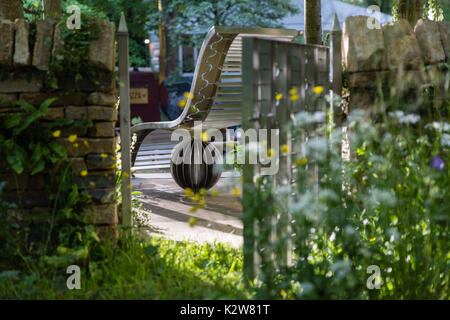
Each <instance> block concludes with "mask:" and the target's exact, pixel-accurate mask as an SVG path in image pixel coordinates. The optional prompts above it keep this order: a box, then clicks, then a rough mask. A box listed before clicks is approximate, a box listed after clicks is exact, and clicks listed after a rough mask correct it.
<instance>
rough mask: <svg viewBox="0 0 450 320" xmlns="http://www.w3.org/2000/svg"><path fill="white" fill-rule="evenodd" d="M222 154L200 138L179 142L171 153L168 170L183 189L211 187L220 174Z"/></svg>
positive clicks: (195, 190) (194, 189) (197, 189)
mask: <svg viewBox="0 0 450 320" xmlns="http://www.w3.org/2000/svg"><path fill="white" fill-rule="evenodd" d="M221 164H222V155H221V154H220V151H219V150H218V149H217V148H216V147H214V146H213V145H212V144H210V143H207V142H202V141H200V140H194V139H193V140H191V141H187V142H182V143H180V144H179V145H178V146H177V147H176V148H175V150H174V152H173V154H172V160H171V163H170V171H171V173H172V177H173V179H174V180H175V182H176V183H177V184H178V185H179V186H180V187H181V188H183V189H186V188H190V189H192V191H194V192H197V191H199V190H200V189H206V190H208V189H210V188H212V187H213V186H214V185H215V184H216V183H217V181H219V178H220V176H221V174H222V168H221Z"/></svg>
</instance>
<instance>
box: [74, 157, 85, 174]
mask: <svg viewBox="0 0 450 320" xmlns="http://www.w3.org/2000/svg"><path fill="white" fill-rule="evenodd" d="M70 162H71V165H72V171H73V173H74V175H80V172H81V171H83V170H87V166H86V162H84V158H81V157H79V158H71V159H70Z"/></svg>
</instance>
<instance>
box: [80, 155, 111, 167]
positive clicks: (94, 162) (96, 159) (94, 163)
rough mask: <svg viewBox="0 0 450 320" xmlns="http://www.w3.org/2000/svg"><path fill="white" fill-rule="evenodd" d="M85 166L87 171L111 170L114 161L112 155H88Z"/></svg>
mask: <svg viewBox="0 0 450 320" xmlns="http://www.w3.org/2000/svg"><path fill="white" fill-rule="evenodd" d="M86 164H87V167H88V169H89V170H111V169H114V168H115V165H116V161H115V160H114V159H113V155H112V154H106V153H105V154H89V155H87V156H86Z"/></svg>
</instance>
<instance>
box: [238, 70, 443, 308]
mask: <svg viewBox="0 0 450 320" xmlns="http://www.w3.org/2000/svg"><path fill="white" fill-rule="evenodd" d="M445 70H446V69H445V67H444V69H443V72H445ZM447 71H448V69H447ZM405 87H408V90H410V89H412V87H410V86H407V85H406V84H405V83H403V81H399V82H397V83H396V84H395V85H394V86H393V88H392V89H391V90H390V92H391V94H389V92H387V93H385V97H389V98H388V99H383V98H382V95H381V90H379V97H378V98H379V101H380V102H379V106H378V109H377V110H384V108H386V109H387V110H386V113H383V114H379V115H378V116H374V115H369V113H368V112H367V111H365V110H354V111H352V112H351V113H350V115H349V118H348V121H347V122H346V123H345V126H346V127H347V135H348V137H347V136H344V140H342V138H343V136H342V135H341V134H340V133H339V131H338V130H336V129H335V130H334V131H333V132H332V133H331V137H329V136H327V135H326V127H327V126H326V123H324V121H323V120H320V119H321V118H323V119H325V117H323V116H322V115H323V113H321V112H318V113H316V114H313V113H308V112H301V113H299V114H297V115H295V118H294V119H295V120H293V122H292V124H291V126H292V127H291V128H292V130H294V133H293V135H294V136H297V137H301V136H305V135H308V134H311V133H313V134H314V136H315V137H314V138H312V139H309V140H308V141H307V142H306V143H305V144H304V147H305V148H304V150H305V153H304V154H301V155H298V156H297V157H298V159H299V160H297V161H296V162H294V163H295V165H296V172H294V179H295V183H294V185H293V186H292V188H289V187H286V186H280V187H278V188H276V189H273V183H272V179H271V178H270V177H263V178H261V179H260V180H259V181H258V184H257V185H255V186H252V185H248V186H246V188H247V190H248V192H249V193H250V196H249V197H248V198H247V199H244V200H245V201H249V203H247V206H246V207H249V208H250V209H249V212H246V215H247V216H248V219H255V220H256V221H259V224H258V226H259V228H258V240H259V241H261V244H260V245H259V246H258V247H257V250H258V252H259V253H260V255H261V266H262V272H261V274H260V275H259V278H258V280H260V281H261V282H260V288H259V289H258V295H257V297H258V298H264V299H266V298H286V299H445V300H448V299H449V292H450V291H449V287H450V285H449V282H450V277H449V273H448V271H449V267H450V265H449V258H450V256H449V243H450V241H449V228H448V227H449V222H450V219H449V215H448V213H449V212H450V202H449V199H448V187H449V185H450V169H449V168H450V167H449V160H450V158H449V148H450V124H449V123H450V121H449V111H450V101H448V100H445V99H443V97H442V96H441V95H440V94H439V87H438V86H435V85H434V84H433V83H430V84H428V85H427V86H426V87H427V88H426V89H425V90H422V89H419V92H420V95H419V96H420V98H418V99H417V100H416V101H415V102H414V103H411V101H408V100H407V95H406V98H405V96H403V97H402V95H401V94H400V93H401V92H402V91H403V90H404V89H405ZM406 92H410V91H406ZM374 95H376V94H374ZM342 141H344V146H345V145H346V143H348V144H349V146H346V147H345V150H348V149H349V150H350V152H351V153H350V154H351V156H350V158H349V159H347V160H344V161H342V160H341V149H340V144H341V142H342ZM302 157H303V158H302ZM316 167H317V168H318V175H317V177H318V179H317V178H315V177H316V176H315V172H317V171H315V168H316ZM288 199H289V200H288ZM285 212H289V213H290V214H291V218H290V219H291V221H292V222H291V223H290V227H291V234H290V235H282V236H279V237H277V240H275V241H273V238H272V231H273V229H272V227H271V226H270V223H268V222H267V217H274V216H277V215H283V213H285ZM283 223H285V222H283V221H282V219H278V220H277V226H278V227H279V226H282V225H283ZM268 225H269V226H268ZM285 225H286V224H285ZM288 239H290V240H291V241H292V246H293V248H294V258H293V265H292V266H291V267H286V268H283V267H279V265H278V261H273V259H272V258H271V252H279V250H280V248H285V247H286V246H287V240H288ZM372 265H375V266H378V267H379V268H380V270H381V275H380V276H381V280H382V283H381V288H380V289H379V290H377V289H369V288H368V287H367V286H366V284H367V281H368V278H369V276H370V274H368V273H367V268H368V267H369V266H372Z"/></svg>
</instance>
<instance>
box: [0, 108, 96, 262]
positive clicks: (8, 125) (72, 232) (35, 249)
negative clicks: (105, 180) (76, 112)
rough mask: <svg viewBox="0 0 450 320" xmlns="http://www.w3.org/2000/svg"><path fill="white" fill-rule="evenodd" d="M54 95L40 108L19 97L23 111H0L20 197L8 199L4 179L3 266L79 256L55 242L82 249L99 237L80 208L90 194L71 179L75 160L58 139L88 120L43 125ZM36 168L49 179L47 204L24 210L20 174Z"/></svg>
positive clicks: (0, 187)
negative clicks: (43, 208) (39, 208)
mask: <svg viewBox="0 0 450 320" xmlns="http://www.w3.org/2000/svg"><path fill="white" fill-rule="evenodd" d="M54 101H55V99H49V100H47V101H45V102H43V103H42V105H41V106H40V107H39V108H35V107H34V106H32V105H30V104H28V103H26V102H23V101H19V102H18V103H17V104H18V106H20V109H19V108H18V109H19V110H20V112H17V113H12V114H6V115H2V116H1V117H0V155H1V156H0V163H2V164H3V165H7V168H6V169H7V170H8V171H7V175H8V176H10V177H13V178H14V180H15V181H16V186H15V188H13V189H17V190H16V191H15V192H14V193H15V199H16V200H18V201H16V200H15V202H14V203H10V201H6V200H4V197H5V195H6V193H5V190H4V187H5V183H4V182H2V183H0V199H1V201H0V258H1V259H0V261H1V262H0V270H5V269H8V268H19V266H20V265H22V264H24V266H25V267H29V266H30V265H32V264H34V263H37V262H39V261H41V262H42V263H45V262H48V263H56V262H55V261H56V260H58V259H59V260H61V259H70V260H74V259H75V260H77V259H79V258H80V256H78V255H77V256H73V254H72V253H71V252H70V253H68V252H66V253H65V254H62V251H61V252H57V247H58V246H64V247H71V248H74V249H73V250H75V252H78V250H79V249H80V248H79V247H87V248H88V247H89V245H90V242H91V241H93V240H92V239H94V240H95V239H97V240H98V237H97V238H96V235H95V233H94V232H93V230H92V228H93V227H92V226H89V225H87V220H86V219H87V217H86V216H83V215H82V214H80V213H82V212H83V210H84V206H85V205H86V204H87V203H89V201H90V198H89V196H88V195H86V194H83V193H80V192H79V191H78V189H77V187H76V185H74V184H73V176H72V170H71V162H70V161H69V158H68V156H67V153H66V150H65V149H64V148H63V147H62V146H61V145H60V144H59V143H57V141H56V137H59V135H60V134H61V131H62V130H71V129H73V128H75V127H77V126H87V125H88V124H87V123H86V122H84V121H83V122H80V121H73V120H58V121H54V122H52V123H50V124H49V125H47V126H43V125H42V123H41V122H40V121H39V120H40V118H42V116H43V115H44V114H45V113H46V112H47V110H48V108H49V106H50V105H51V104H52V103H53V102H54ZM4 169H5V168H4ZM4 169H3V170H4ZM37 174H39V175H42V178H43V179H45V181H46V190H44V191H43V193H44V194H46V195H48V200H47V201H48V208H49V209H48V211H45V212H41V213H34V211H33V213H32V214H26V215H23V214H22V212H23V211H24V208H23V207H22V203H23V202H24V201H25V200H26V199H24V198H22V197H26V196H27V194H26V193H25V194H24V195H23V196H22V194H23V191H24V190H21V189H20V187H21V185H19V183H18V181H19V178H20V177H23V176H28V177H29V178H30V179H31V177H33V176H35V175H37ZM11 187H13V186H11V184H10V185H9V188H10V189H11ZM10 194H11V192H10ZM44 194H43V195H42V196H45V195H44ZM8 210H9V211H10V212H8ZM30 211H31V210H30Z"/></svg>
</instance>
